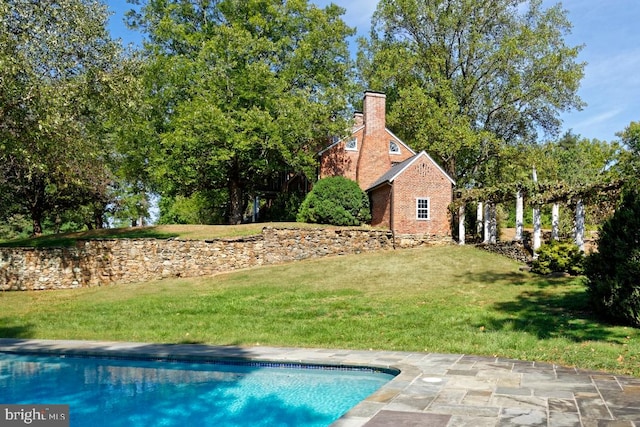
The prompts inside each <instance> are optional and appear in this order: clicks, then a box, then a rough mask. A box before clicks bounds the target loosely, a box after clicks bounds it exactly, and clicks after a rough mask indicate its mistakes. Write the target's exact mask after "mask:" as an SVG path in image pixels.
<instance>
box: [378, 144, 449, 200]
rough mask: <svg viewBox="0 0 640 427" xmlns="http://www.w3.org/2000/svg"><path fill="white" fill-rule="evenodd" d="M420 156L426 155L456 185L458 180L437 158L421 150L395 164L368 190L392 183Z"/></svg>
mask: <svg viewBox="0 0 640 427" xmlns="http://www.w3.org/2000/svg"><path fill="white" fill-rule="evenodd" d="M420 156H425V157H426V158H427V159H428V160H429V161H430V162H431V163H433V165H434V166H435V167H436V168H438V170H439V171H440V173H442V174H443V175H444V176H445V178H447V179H448V180H449V182H451V184H452V185H456V182H455V181H454V180H453V179H452V178H451V177H450V176H449V174H447V173H446V172H445V171H444V169H442V168H441V167H440V165H438V164H437V163H436V162H435V160H433V159H432V158H431V156H430V155H428V154H427V152H426V151H421V152H419V153H418V154H416V155H415V156H413V157H409V158H408V159H407V160H405V161H404V162H400V163H398V164H397V165H395V166H393V167H392V168H391V169H389V170H388V171H387V172H385V173H384V174H383V175H382V176H381V177H380V178H378V179H377V180H375V182H374V183H373V184H371V186H370V187H369V188H367V189H366V191H367V192H369V191H372V190H374V189H375V188H376V187H380V186H381V185H384V184H390V183H392V182H393V181H394V180H395V179H396V178H397V177H398V176H400V175H401V174H402V173H403V172H404V171H405V170H407V168H408V167H410V166H411V165H412V164H413V163H414V162H415V161H416V160H418V159H419V158H420Z"/></svg>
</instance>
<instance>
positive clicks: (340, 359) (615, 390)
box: [0, 339, 640, 427]
mask: <svg viewBox="0 0 640 427" xmlns="http://www.w3.org/2000/svg"><path fill="white" fill-rule="evenodd" d="M0 352H36V353H61V352H63V353H66V354H85V355H115V354H118V355H125V356H126V355H129V356H144V357H171V358H177V359H181V358H185V359H190V360H198V359H200V360H202V359H204V358H207V359H209V358H213V359H227V360H228V359H234V360H235V359H242V360H251V361H273V362H295V363H311V364H330V365H351V366H373V367H382V368H395V369H398V370H400V373H399V374H398V375H397V376H396V377H395V378H394V379H393V380H392V381H390V382H389V383H387V384H386V385H385V386H383V387H382V388H381V389H379V390H378V391H377V392H375V393H374V394H372V395H371V396H369V397H368V398H367V399H365V400H364V401H362V402H361V403H359V404H358V405H357V406H355V407H354V408H353V409H352V410H351V411H349V412H348V413H347V414H345V415H344V416H343V417H342V418H340V419H339V420H338V421H336V422H335V423H334V424H333V426H334V427H356V426H366V427H386V426H389V427H403V426H407V427H409V426H428V427H489V426H491V427H494V426H495V427H509V426H532V427H533V426H545V427H574V426H575V427H640V378H633V377H625V376H619V375H611V374H607V373H602V372H588V371H580V370H576V369H573V368H565V367H560V366H555V365H551V364H547V363H535V362H524V361H519V360H509V359H502V358H493V357H479V356H468V355H460V354H434V353H406V352H386V351H351V350H324V349H300V348H272V347H246V348H245V347H220V346H204V345H160V344H144V343H119V342H97V341H49V340H15V339H0Z"/></svg>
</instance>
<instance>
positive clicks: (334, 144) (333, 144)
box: [318, 125, 364, 156]
mask: <svg viewBox="0 0 640 427" xmlns="http://www.w3.org/2000/svg"><path fill="white" fill-rule="evenodd" d="M362 129H364V125H362V126H358V127H357V128H356V129H354V130H353V132H351V135H349V136H347V137H345V138H342V139H339V140H337V141H336V142H334V143H332V144H331V145H329V146H328V147H327V148H324V149H322V150H320V151H319V152H318V156H322V155H323V154H324V152H325V151H328V150H330V149H332V148H333V147H335V146H336V145H338V144H340V143H341V142H342V141H344V140H346V139H347V138H351V137H352V136H353V134H354V133H356V132H359V131H360V130H362Z"/></svg>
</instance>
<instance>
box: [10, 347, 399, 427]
mask: <svg viewBox="0 0 640 427" xmlns="http://www.w3.org/2000/svg"><path fill="white" fill-rule="evenodd" d="M393 377H394V375H393V374H392V373H390V372H383V371H380V370H376V369H366V370H362V369H351V368H345V367H339V366H313V365H296V364H290V363H264V362H250V363H248V362H238V361H219V362H207V363H203V362H202V361H198V362H197V363H194V362H189V361H171V360H148V359H137V360H136V359H133V358H126V359H125V358H113V357H110V358H99V357H78V356H41V355H24V354H8V353H0V403H2V404H43V403H46V404H67V405H70V420H71V423H70V425H71V426H148V425H149V426H151V425H152V426H184V425H201V426H210V425H211V426H213V425H215V426H242V425H250V426H327V425H329V424H331V423H332V422H333V421H335V420H337V419H338V418H339V417H340V416H341V415H343V414H344V413H346V412H347V411H348V410H349V409H350V408H352V407H353V406H355V405H356V404H357V403H358V402H360V401H361V400H363V399H364V398H366V397H367V396H368V395H370V394H371V393H373V392H374V391H376V390H377V389H378V388H380V387H381V386H382V385H384V384H385V383H387V382H388V381H390V380H391V379H392V378H393Z"/></svg>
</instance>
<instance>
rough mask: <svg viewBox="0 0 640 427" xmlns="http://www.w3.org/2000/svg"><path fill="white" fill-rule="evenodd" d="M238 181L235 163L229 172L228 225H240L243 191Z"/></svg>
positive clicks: (237, 170) (238, 171) (237, 169)
mask: <svg viewBox="0 0 640 427" xmlns="http://www.w3.org/2000/svg"><path fill="white" fill-rule="evenodd" d="M243 187H244V186H243V184H242V180H241V179H240V170H239V166H238V164H237V162H234V164H233V166H232V168H231V170H230V171H229V184H228V188H229V221H228V222H229V224H230V225H235V224H241V223H242V216H243V214H244V207H245V206H244V189H243Z"/></svg>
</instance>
